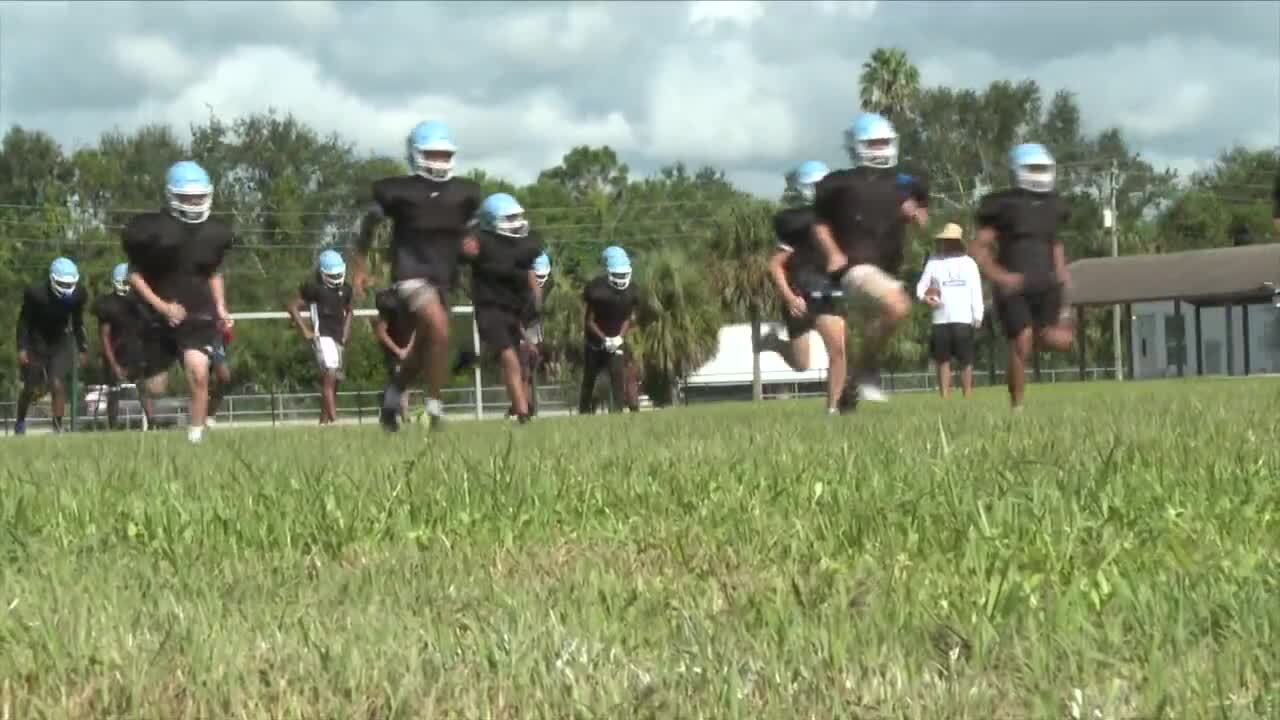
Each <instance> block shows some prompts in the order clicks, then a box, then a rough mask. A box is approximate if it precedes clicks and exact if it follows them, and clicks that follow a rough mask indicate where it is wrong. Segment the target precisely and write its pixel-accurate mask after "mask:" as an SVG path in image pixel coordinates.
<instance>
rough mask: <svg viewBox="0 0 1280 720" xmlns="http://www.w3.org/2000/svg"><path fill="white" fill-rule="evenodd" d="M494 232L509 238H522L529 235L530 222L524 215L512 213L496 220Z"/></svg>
mask: <svg viewBox="0 0 1280 720" xmlns="http://www.w3.org/2000/svg"><path fill="white" fill-rule="evenodd" d="M493 230H494V232H496V233H498V234H499V235H506V236H507V237H513V238H522V237H528V235H529V221H528V220H526V219H525V218H524V213H523V212H519V213H512V214H510V215H505V216H503V217H500V218H496V219H495V220H494V223H493Z"/></svg>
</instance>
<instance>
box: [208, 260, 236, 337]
mask: <svg viewBox="0 0 1280 720" xmlns="http://www.w3.org/2000/svg"><path fill="white" fill-rule="evenodd" d="M209 293H210V294H211V295H213V308H214V315H215V316H216V317H217V318H218V320H220V321H222V322H223V323H225V324H226V325H227V326H228V327H229V326H230V324H231V313H230V312H228V311H227V290H226V286H225V285H224V284H223V282H222V273H221V272H218V271H217V270H214V271H213V273H212V274H210V275H209Z"/></svg>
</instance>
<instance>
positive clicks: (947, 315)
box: [916, 255, 983, 325]
mask: <svg viewBox="0 0 1280 720" xmlns="http://www.w3.org/2000/svg"><path fill="white" fill-rule="evenodd" d="M930 287H936V288H937V289H938V290H939V291H940V292H941V293H942V304H940V305H938V307H936V308H934V309H933V324H934V325H939V324H942V323H965V324H968V325H974V324H979V323H981V322H982V310H983V302H982V275H981V274H980V273H979V272H978V263H976V262H974V260H973V258H971V257H969V256H968V255H956V256H952V257H943V256H934V257H931V258H929V261H928V262H926V263H925V266H924V273H922V274H921V275H920V282H919V283H918V284H917V285H916V298H917V299H919V300H924V294H925V293H926V292H927V291H928V290H929V288H930Z"/></svg>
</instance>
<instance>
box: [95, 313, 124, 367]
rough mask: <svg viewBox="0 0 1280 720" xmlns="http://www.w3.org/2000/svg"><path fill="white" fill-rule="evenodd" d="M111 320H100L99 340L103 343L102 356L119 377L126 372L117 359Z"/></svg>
mask: <svg viewBox="0 0 1280 720" xmlns="http://www.w3.org/2000/svg"><path fill="white" fill-rule="evenodd" d="M111 332H112V330H111V322H110V321H109V320H101V321H99V322H98V342H99V343H101V344H102V358H103V359H104V360H106V361H107V367H108V368H110V369H111V374H112V375H114V376H115V377H116V378H117V379H119V378H120V377H121V376H122V375H123V374H124V373H123V372H122V371H121V368H120V361H119V360H117V359H116V351H115V348H114V347H112V343H111Z"/></svg>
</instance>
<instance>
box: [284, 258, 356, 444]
mask: <svg viewBox="0 0 1280 720" xmlns="http://www.w3.org/2000/svg"><path fill="white" fill-rule="evenodd" d="M351 295H352V290H351V284H350V283H348V282H347V263H346V261H344V260H343V259H342V256H341V255H339V254H338V253H337V251H335V250H325V251H324V252H322V253H320V257H319V259H318V261H317V263H316V271H315V273H313V274H312V276H311V277H309V278H307V279H306V281H304V282H303V283H302V285H300V286H299V287H298V292H297V293H296V294H295V295H294V297H293V299H291V300H290V301H289V303H288V304H287V305H286V306H285V309H286V310H288V312H289V317H290V318H292V319H293V324H294V325H295V326H296V327H297V328H298V332H299V333H301V334H302V337H303V339H304V340H306V341H307V342H308V343H310V344H311V346H312V350H313V351H314V352H315V358H316V364H317V365H318V366H319V368H320V424H321V425H332V424H333V423H336V422H337V421H338V381H339V380H340V379H341V377H342V354H343V350H344V349H345V348H346V346H347V341H348V340H349V339H350V338H351V315H352V313H351ZM304 307H306V308H307V309H308V310H309V311H310V313H311V321H310V322H307V321H305V320H303V319H302V310H303V308H304Z"/></svg>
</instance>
